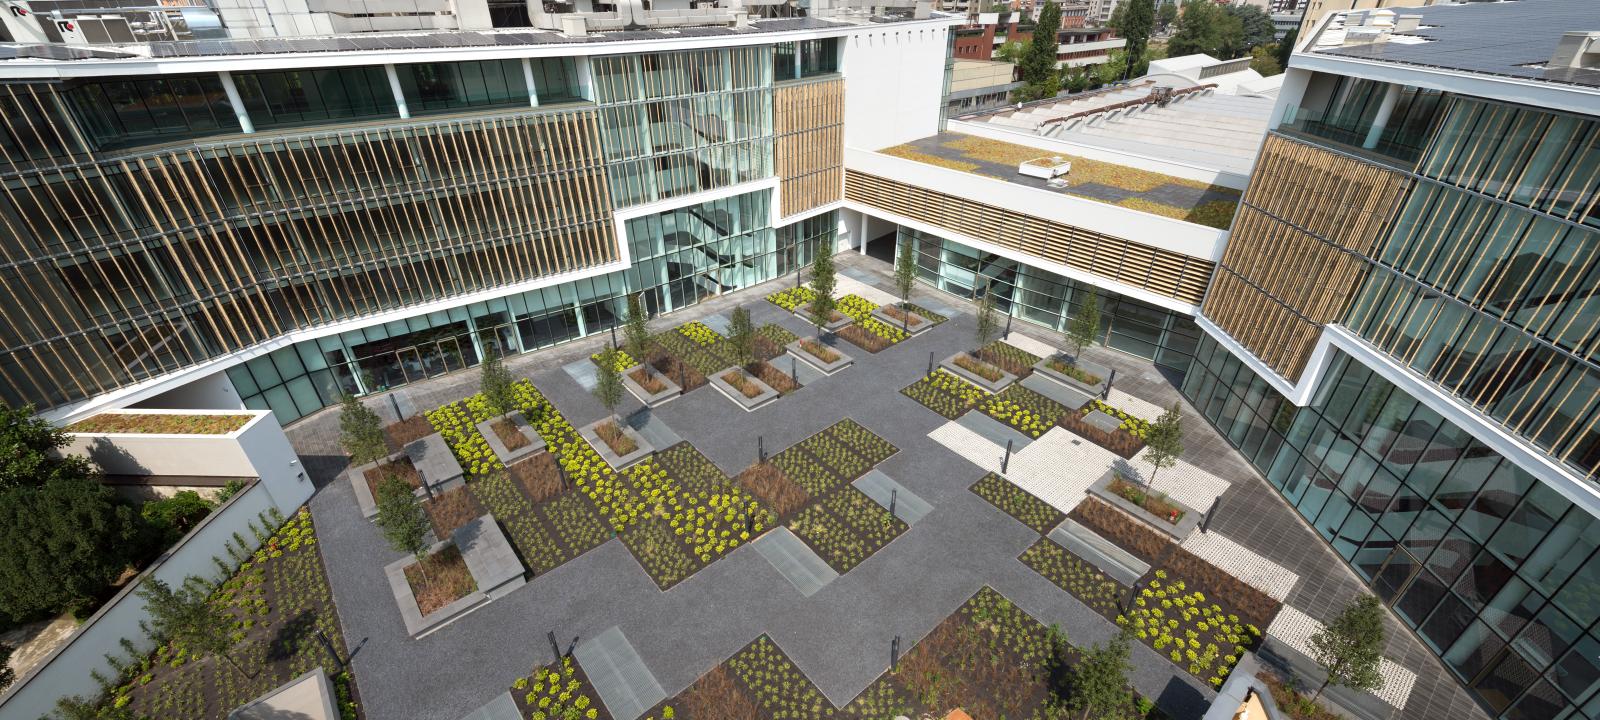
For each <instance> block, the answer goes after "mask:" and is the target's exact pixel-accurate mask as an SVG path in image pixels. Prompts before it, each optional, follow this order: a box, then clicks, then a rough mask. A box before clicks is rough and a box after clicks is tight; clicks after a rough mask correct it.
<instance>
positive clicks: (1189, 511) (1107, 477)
mask: <svg viewBox="0 0 1600 720" xmlns="http://www.w3.org/2000/svg"><path fill="white" fill-rule="evenodd" d="M1115 477H1116V471H1115V470H1107V471H1106V474H1104V475H1101V476H1100V479H1099V480H1096V481H1095V482H1094V484H1093V485H1090V486H1089V494H1090V495H1093V496H1095V497H1097V498H1100V499H1101V500H1102V501H1104V502H1105V503H1107V504H1109V505H1111V506H1112V507H1114V508H1117V509H1118V510H1121V511H1123V512H1125V513H1127V514H1129V515H1132V516H1133V517H1134V518H1136V519H1138V520H1139V521H1141V522H1143V523H1144V524H1146V525H1149V526H1150V527H1153V528H1155V529H1156V530H1159V531H1161V532H1162V533H1163V534H1166V535H1168V536H1170V537H1171V538H1172V541H1173V542H1179V543H1181V542H1183V539H1184V538H1186V537H1189V533H1191V532H1194V529H1195V528H1197V527H1200V516H1201V515H1202V513H1201V511H1199V510H1196V509H1194V508H1192V507H1189V506H1188V505H1184V504H1183V503H1180V502H1178V501H1177V500H1173V499H1172V498H1171V497H1168V498H1167V502H1169V503H1172V504H1173V505H1176V506H1178V507H1179V508H1182V509H1183V519H1181V520H1179V521H1178V523H1177V524H1176V525H1174V524H1172V523H1169V522H1167V520H1166V518H1162V517H1156V515H1155V514H1154V513H1151V512H1150V511H1149V510H1146V509H1144V508H1142V507H1139V506H1138V505H1135V504H1133V503H1132V502H1131V501H1129V500H1128V499H1127V498H1124V497H1122V496H1121V495H1118V494H1116V493H1114V492H1111V480H1112V479H1113V478H1115Z"/></svg>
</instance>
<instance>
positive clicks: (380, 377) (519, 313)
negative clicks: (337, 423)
mask: <svg viewBox="0 0 1600 720" xmlns="http://www.w3.org/2000/svg"><path fill="white" fill-rule="evenodd" d="M770 205H771V199H770V198H769V197H768V193H767V192H766V191H762V192H758V193H747V194H745V195H739V196H735V197H731V198H724V199H721V200H715V201H711V202H706V203H701V204H699V205H693V206H690V207H686V208H678V209H676V210H670V211H667V212H663V213H658V214H655V215H650V216H646V217H640V218H634V219H632V220H629V221H628V223H627V233H628V238H629V244H630V247H631V249H632V251H633V258H634V264H633V267H631V268H630V269H628V270H624V271H620V272H613V273H608V274H606V275H602V276H599V277H594V278H588V279H583V280H576V281H573V282H568V283H562V284H560V285H555V286H552V287H547V288H541V289H538V290H529V291H526V292H521V293H516V294H513V295H509V296H507V297H502V298H496V299H493V300H489V301H486V302H481V303H475V304H472V305H466V306H461V307H456V308H451V309H449V310H447V311H440V312H434V313H429V314H426V315H418V316H415V317H410V318H406V319H404V320H397V321H394V322H388V323H382V324H378V325H373V326H371V327H367V328H362V329H360V330H353V331H350V332H346V333H340V334H338V335H332V336H328V337H324V338H321V339H318V340H308V341H305V342H300V343H296V344H295V345H293V346H291V347H287V348H283V349H280V350H275V351H273V352H271V353H269V354H267V355H265V356H262V357H258V358H254V359H252V360H249V361H247V362H245V363H243V364H240V365H236V366H234V367H232V368H229V369H228V371H227V373H228V378H229V379H230V380H232V381H233V384H234V388H235V389H236V390H238V392H239V395H240V397H241V398H243V399H244V403H245V405H246V406H248V407H251V408H259V409H270V410H272V412H273V415H275V416H276V417H277V419H278V421H279V422H280V423H284V424H287V423H290V422H293V421H295V420H298V419H300V418H301V417H304V416H305V415H308V414H310V413H313V412H316V411H317V410H320V409H322V408H324V407H327V406H329V405H333V404H337V403H338V402H339V398H340V397H341V396H343V395H344V394H346V393H350V394H355V395H360V394H365V393H370V392H380V391H383V390H388V389H391V388H395V387H399V386H402V385H405V384H407V383H411V382H416V381H418V380H422V379H425V378H429V377H434V376H438V375H442V374H444V373H447V372H451V371H455V370H460V369H462V368H465V367H469V366H472V365H476V364H478V363H479V362H480V360H481V359H482V358H483V357H484V356H485V355H488V354H501V353H521V352H529V351H533V350H537V349H539V348H544V347H549V346H550V345H554V344H557V343H561V342H565V341H567V340H572V339H575V338H580V337H584V336H587V335H592V334H594V333H599V332H606V331H607V330H609V329H610V328H611V327H613V326H614V325H616V324H617V322H618V321H619V317H620V315H621V314H622V312H623V310H622V308H623V307H624V305H625V303H626V300H625V298H626V297H627V296H628V295H630V294H634V293H638V292H640V291H643V292H644V298H645V303H646V309H647V310H648V311H649V312H650V313H651V314H657V313H665V312H672V311H674V310H680V309H682V308H684V307H688V306H690V305H693V304H695V303H697V302H699V301H701V300H703V299H705V298H707V297H712V296H715V295H717V294H720V293H723V292H730V291H733V290H738V289H741V288H745V287H749V286H751V285H755V284H759V283H762V282H766V281H768V280H771V279H773V278H775V277H779V276H781V275H785V274H787V273H790V272H793V271H794V270H795V269H796V268H797V267H799V266H800V265H804V264H809V263H810V261H811V258H812V254H813V252H814V251H815V248H816V247H818V246H819V245H827V244H829V243H832V242H833V237H834V233H835V229H836V226H837V222H838V219H837V217H836V214H835V213H824V214H822V215H818V216H815V217H812V218H808V219H806V220H803V221H800V222H797V223H793V224H791V225H788V226H785V227H782V228H778V229H776V230H774V229H773V228H772V227H771V225H770V219H769V214H770V213H769V209H770Z"/></svg>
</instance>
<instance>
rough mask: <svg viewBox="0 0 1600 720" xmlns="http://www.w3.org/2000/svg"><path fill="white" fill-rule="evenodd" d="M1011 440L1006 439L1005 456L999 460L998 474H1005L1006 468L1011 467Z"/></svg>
mask: <svg viewBox="0 0 1600 720" xmlns="http://www.w3.org/2000/svg"><path fill="white" fill-rule="evenodd" d="M1012 442H1013V441H1011V440H1007V441H1006V457H1005V459H1004V460H1001V461H1000V474H1001V475H1004V474H1006V469H1007V468H1009V467H1011V443H1012Z"/></svg>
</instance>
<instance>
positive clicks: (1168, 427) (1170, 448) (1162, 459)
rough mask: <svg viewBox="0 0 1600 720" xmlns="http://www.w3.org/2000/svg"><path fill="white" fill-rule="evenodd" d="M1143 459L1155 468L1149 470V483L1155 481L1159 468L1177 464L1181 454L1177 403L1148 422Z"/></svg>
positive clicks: (1181, 420) (1180, 429)
mask: <svg viewBox="0 0 1600 720" xmlns="http://www.w3.org/2000/svg"><path fill="white" fill-rule="evenodd" d="M1144 442H1145V446H1146V447H1148V448H1149V449H1148V450H1147V451H1146V452H1145V455H1144V457H1145V460H1147V461H1149V462H1150V464H1151V465H1152V466H1154V467H1155V470H1152V471H1150V483H1148V484H1154V483H1155V481H1156V473H1159V472H1161V468H1169V467H1172V466H1173V465H1177V464H1178V458H1179V457H1180V456H1182V455H1183V410H1181V409H1180V408H1179V406H1178V403H1173V404H1172V407H1170V408H1168V409H1167V411H1166V412H1164V413H1161V417H1159V418H1156V421H1155V422H1153V423H1150V430H1149V432H1148V433H1146V435H1145V439H1144Z"/></svg>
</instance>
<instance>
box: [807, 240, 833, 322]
mask: <svg viewBox="0 0 1600 720" xmlns="http://www.w3.org/2000/svg"><path fill="white" fill-rule="evenodd" d="M832 249H833V248H823V247H819V248H817V259H816V260H815V261H813V262H812V263H811V293H812V295H813V297H812V298H811V307H810V308H809V311H810V315H811V323H812V324H813V325H816V326H817V334H819V335H820V334H822V328H823V327H825V326H826V325H827V324H828V323H829V322H830V321H832V320H833V307H834V305H835V303H836V301H835V300H834V298H833V289H834V286H835V285H837V284H838V278H836V277H834V274H833V253H832V252H829V251H830V250H832Z"/></svg>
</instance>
